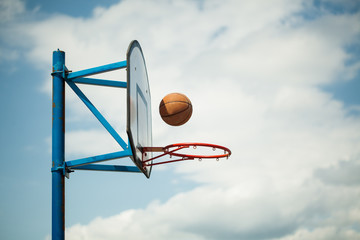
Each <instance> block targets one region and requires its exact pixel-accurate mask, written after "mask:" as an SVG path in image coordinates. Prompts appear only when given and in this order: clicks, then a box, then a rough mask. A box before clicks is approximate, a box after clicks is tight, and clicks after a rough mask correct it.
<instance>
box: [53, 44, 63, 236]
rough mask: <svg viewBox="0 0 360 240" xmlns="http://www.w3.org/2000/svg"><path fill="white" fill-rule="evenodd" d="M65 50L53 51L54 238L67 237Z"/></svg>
mask: <svg viewBox="0 0 360 240" xmlns="http://www.w3.org/2000/svg"><path fill="white" fill-rule="evenodd" d="M64 64H65V52H63V51H60V50H57V51H54V52H53V74H52V75H53V101H52V109H53V110H52V240H64V239H65V178H64V169H63V167H64V160H65V80H64V78H63V76H64V74H63V71H64Z"/></svg>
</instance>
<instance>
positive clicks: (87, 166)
mask: <svg viewBox="0 0 360 240" xmlns="http://www.w3.org/2000/svg"><path fill="white" fill-rule="evenodd" d="M126 67H127V62H126V61H121V62H116V63H111V64H107V65H103V66H99V67H95V68H90V69H85V70H81V71H78V72H73V73H69V71H68V69H67V68H66V66H65V52H63V51H60V50H57V51H54V52H53V72H52V74H51V75H52V76H53V104H52V105H53V114H52V119H53V120H52V121H53V125H52V168H51V172H52V239H53V240H64V239H65V176H67V175H68V174H69V172H73V170H91V171H112V172H134V173H141V171H140V170H139V169H138V168H137V167H136V166H119V165H101V164H94V163H99V162H103V161H109V160H113V159H118V158H124V157H131V156H132V150H131V148H130V147H129V144H128V143H126V142H125V141H124V140H123V139H122V138H121V137H120V135H119V134H118V133H117V132H116V131H115V129H114V128H113V127H112V126H111V125H110V123H109V122H108V121H107V120H106V119H105V117H104V116H103V115H102V114H101V113H100V112H99V111H98V110H97V108H96V107H95V106H94V105H93V104H92V103H91V101H90V100H89V99H88V98H87V97H86V96H85V94H84V93H83V92H82V91H81V90H80V89H79V88H78V87H77V85H76V83H78V84H90V85H97V86H106V87H118V88H125V89H126V88H127V83H126V82H119V81H112V80H103V79H95V78H85V77H86V76H90V75H95V74H99V73H104V72H109V71H114V70H117V69H122V68H126ZM65 82H66V83H67V84H68V85H69V87H70V88H71V89H72V90H73V91H74V92H75V93H76V95H77V96H78V97H79V98H80V99H81V100H82V101H83V103H84V104H85V105H86V106H87V107H88V109H89V110H90V111H91V112H92V113H93V114H94V116H95V117H96V118H97V119H98V120H99V122H100V123H101V124H102V125H103V126H104V127H105V129H106V130H107V131H108V132H109V133H110V135H111V136H112V137H113V138H114V139H115V141H116V142H117V143H118V144H119V145H120V147H121V148H122V149H123V150H122V151H118V152H113V153H107V154H103V155H98V156H93V157H87V158H81V159H76V160H71V161H65Z"/></svg>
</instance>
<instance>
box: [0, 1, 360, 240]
mask: <svg viewBox="0 0 360 240" xmlns="http://www.w3.org/2000/svg"><path fill="white" fill-rule="evenodd" d="M0 13H1V15H0V17H1V24H0V31H1V32H0V36H1V37H0V90H1V94H0V98H1V100H2V103H3V106H4V108H3V111H2V114H1V116H2V118H1V133H2V134H1V138H0V141H1V153H2V157H1V160H0V161H1V164H2V166H3V171H2V174H1V176H0V178H1V184H0V192H2V193H3V194H2V196H1V200H0V221H1V224H0V226H1V229H0V238H1V239H25V238H26V239H29V238H30V239H47V238H48V236H49V234H50V231H51V172H50V165H51V164H50V163H51V87H50V86H51V76H50V72H51V57H52V51H54V50H56V49H57V48H60V49H61V50H64V51H65V52H66V65H67V67H68V68H69V69H72V70H74V71H76V70H81V69H84V68H89V67H94V66H98V65H102V64H107V63H111V62H116V61H121V60H124V59H125V54H126V50H127V47H128V44H129V43H130V41H131V40H133V39H138V40H139V41H140V43H141V45H142V47H143V50H144V54H145V58H146V61H147V66H148V73H149V78H150V85H151V92H152V101H153V102H152V105H153V106H152V107H153V129H154V130H153V132H154V136H153V140H154V142H155V144H157V145H159V146H162V145H166V144H168V143H175V142H183V141H200V142H213V143H217V144H221V145H225V146H227V147H229V148H230V149H231V150H232V151H233V156H232V157H231V159H230V160H229V161H220V162H204V161H203V162H201V163H199V162H190V163H188V162H185V163H181V164H175V165H169V166H162V167H158V168H154V170H153V173H152V176H151V178H150V179H146V178H145V177H144V176H142V175H141V174H126V173H100V172H81V171H76V172H75V173H72V174H71V176H70V179H69V180H66V227H67V237H68V239H81V237H83V239H121V238H124V239H143V238H142V236H146V234H149V236H150V237H151V238H152V239H169V238H171V239H224V238H226V239H282V240H285V239H304V238H306V239H332V238H333V239H358V238H359V236H360V226H359V220H360V215H359V210H360V206H359V203H358V198H359V193H360V179H359V178H358V177H356V176H355V175H356V174H355V173H356V170H360V150H359V149H360V147H359V146H360V134H359V132H360V125H359V123H360V121H359V120H360V119H359V117H360V115H359V112H360V97H359V95H360V94H359V92H360V81H359V76H360V75H359V73H360V71H359V69H360V62H359V59H360V58H359V56H360V51H359V47H360V46H359V37H360V25H359V22H360V21H359V20H360V4H359V3H358V1H354V0H347V1H337V0H329V1H282V0H274V1H268V2H266V3H264V2H262V1H222V2H221V4H219V3H218V2H216V1H161V0H158V1H154V2H151V3H150V2H149V1H121V2H119V1H110V0H106V1H101V2H99V1H75V2H74V1H62V2H61V3H60V2H59V1H58V2H56V1H20V0H16V1H7V0H0ZM104 77H106V78H112V79H119V80H123V79H124V77H125V75H124V73H121V72H120V73H113V74H108V75H105V76H104ZM82 89H83V90H84V91H85V93H86V94H88V96H89V97H91V99H92V100H93V101H94V103H95V105H96V106H98V107H99V109H100V110H101V111H102V112H103V113H104V115H105V116H107V117H108V118H109V121H110V122H111V123H112V124H114V126H115V128H116V129H117V130H118V131H119V132H120V133H121V134H125V128H124V126H125V118H124V112H125V109H124V107H125V101H124V96H125V95H124V92H121V90H120V91H119V90H109V89H105V88H101V89H97V88H94V87H82ZM169 92H183V93H185V94H187V95H188V97H189V98H190V99H191V100H192V102H193V106H194V113H193V116H192V118H191V119H190V121H189V122H188V123H187V124H186V125H184V126H182V127H179V128H173V127H169V126H167V125H165V124H164V123H163V122H162V121H161V119H160V117H159V116H158V112H157V107H158V103H159V102H160V100H161V98H162V97H163V96H165V95H166V94H167V93H169ZM66 117H67V122H66V127H67V129H66V130H67V135H66V140H67V145H66V147H67V148H66V150H67V153H66V157H67V160H70V159H74V158H78V157H83V156H84V157H85V156H89V155H93V154H101V153H106V152H107V151H113V150H114V149H116V147H117V146H116V145H115V144H114V143H113V142H112V139H111V137H109V136H108V135H107V133H106V132H104V131H103V129H102V127H101V126H100V125H99V124H98V123H97V121H96V120H95V119H94V118H93V117H92V115H91V114H90V113H89V112H88V111H87V109H86V108H85V107H84V106H83V105H82V103H81V102H80V101H79V100H78V99H77V98H76V97H75V96H74V94H72V93H71V92H70V91H67V110H66ZM125 161H126V163H128V164H129V165H132V163H131V161H129V160H125ZM339 193H341V194H339ZM342 202H344V203H346V204H341V203H342ZM219 209H220V210H219ZM274 219H276V221H274ZM215 223H216V224H215ZM143 226H148V228H144V227H143ZM264 226H266V227H264ZM260 228H261V229H263V231H262V232H259V230H258V229H260ZM149 229H151V230H149ZM149 231H150V232H149ZM85 236H86V237H85ZM304 236H305V237H304Z"/></svg>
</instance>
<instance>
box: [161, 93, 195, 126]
mask: <svg viewBox="0 0 360 240" xmlns="http://www.w3.org/2000/svg"><path fill="white" fill-rule="evenodd" d="M159 111H160V116H161V118H162V119H163V120H164V122H166V123H167V124H169V125H171V126H180V125H183V124H184V123H186V122H187V121H188V120H189V119H190V117H191V114H192V105H191V102H190V99H189V98H188V97H186V96H185V95H184V94H182V93H170V94H168V95H166V96H165V97H164V98H163V99H162V100H161V102H160V106H159Z"/></svg>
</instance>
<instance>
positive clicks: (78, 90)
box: [65, 79, 128, 150]
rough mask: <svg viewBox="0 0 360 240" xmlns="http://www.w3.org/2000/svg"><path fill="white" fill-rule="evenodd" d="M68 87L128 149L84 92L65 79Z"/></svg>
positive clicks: (126, 146) (119, 142)
mask: <svg viewBox="0 0 360 240" xmlns="http://www.w3.org/2000/svg"><path fill="white" fill-rule="evenodd" d="M65 81H66V82H67V84H68V85H69V86H70V88H71V89H72V90H73V91H74V92H75V93H76V95H78V97H79V98H80V99H81V101H83V103H84V104H85V105H86V106H87V107H88V109H89V110H90V111H91V112H92V113H93V114H94V115H95V117H96V118H97V119H98V120H99V122H100V123H101V124H102V125H103V126H104V127H105V128H106V130H107V131H108V132H109V133H110V134H111V136H112V137H113V138H114V139H115V141H116V142H117V143H118V144H119V145H120V146H121V147H122V148H123V149H124V150H127V149H128V145H127V144H126V143H125V141H124V140H123V139H122V138H121V137H120V135H119V134H118V133H117V132H116V131H115V129H114V128H113V127H112V126H111V125H110V123H109V122H108V121H107V120H106V119H105V118H104V116H103V115H102V114H101V113H100V112H99V110H97V108H96V107H95V106H94V105H93V104H92V103H91V102H90V100H89V99H88V98H87V97H86V96H85V94H84V93H83V92H82V91H81V90H80V88H78V86H76V84H75V83H74V82H73V81H71V80H69V79H65Z"/></svg>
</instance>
